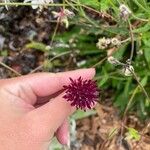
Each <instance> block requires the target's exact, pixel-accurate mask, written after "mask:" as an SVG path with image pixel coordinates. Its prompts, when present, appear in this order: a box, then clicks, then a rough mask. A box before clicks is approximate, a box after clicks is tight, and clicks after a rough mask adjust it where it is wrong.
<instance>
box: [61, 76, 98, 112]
mask: <svg viewBox="0 0 150 150" xmlns="http://www.w3.org/2000/svg"><path fill="white" fill-rule="evenodd" d="M70 81H71V83H70V84H69V85H67V86H63V87H64V90H66V91H65V95H64V96H63V98H64V99H66V100H67V101H70V102H71V106H76V108H77V109H78V108H80V109H83V110H84V111H85V110H86V109H91V108H92V106H94V104H95V102H96V101H97V100H98V97H99V89H98V88H97V85H96V81H92V80H83V79H82V78H81V77H79V78H78V79H77V80H73V79H71V78H70Z"/></svg>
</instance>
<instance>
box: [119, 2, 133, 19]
mask: <svg viewBox="0 0 150 150" xmlns="http://www.w3.org/2000/svg"><path fill="white" fill-rule="evenodd" d="M119 9H120V16H121V17H122V18H123V19H125V20H126V19H128V18H129V16H130V15H131V10H130V9H129V8H128V7H127V6H126V5H124V4H121V5H120V7H119Z"/></svg>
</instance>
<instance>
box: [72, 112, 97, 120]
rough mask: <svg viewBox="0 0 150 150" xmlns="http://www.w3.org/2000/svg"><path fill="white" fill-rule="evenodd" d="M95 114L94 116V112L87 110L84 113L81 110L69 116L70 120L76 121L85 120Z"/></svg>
mask: <svg viewBox="0 0 150 150" xmlns="http://www.w3.org/2000/svg"><path fill="white" fill-rule="evenodd" d="M95 114H96V111H95V110H87V111H86V112H84V111H82V110H78V111H76V112H75V113H74V114H73V115H72V116H71V118H73V119H75V120H78V119H83V118H86V117H89V116H91V115H95Z"/></svg>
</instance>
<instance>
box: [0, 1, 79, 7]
mask: <svg viewBox="0 0 150 150" xmlns="http://www.w3.org/2000/svg"><path fill="white" fill-rule="evenodd" d="M6 5H7V6H33V5H41V6H53V7H57V6H70V5H68V4H60V3H54V4H53V3H52V4H46V3H45V4H42V3H36V4H32V3H21V2H15V3H0V6H6ZM72 5H73V6H79V5H78V4H72Z"/></svg>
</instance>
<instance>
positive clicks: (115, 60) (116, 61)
mask: <svg viewBox="0 0 150 150" xmlns="http://www.w3.org/2000/svg"><path fill="white" fill-rule="evenodd" d="M107 60H108V62H109V63H110V64H112V65H119V64H120V62H119V60H117V59H116V58H114V57H113V56H109V57H108V58H107Z"/></svg>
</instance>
